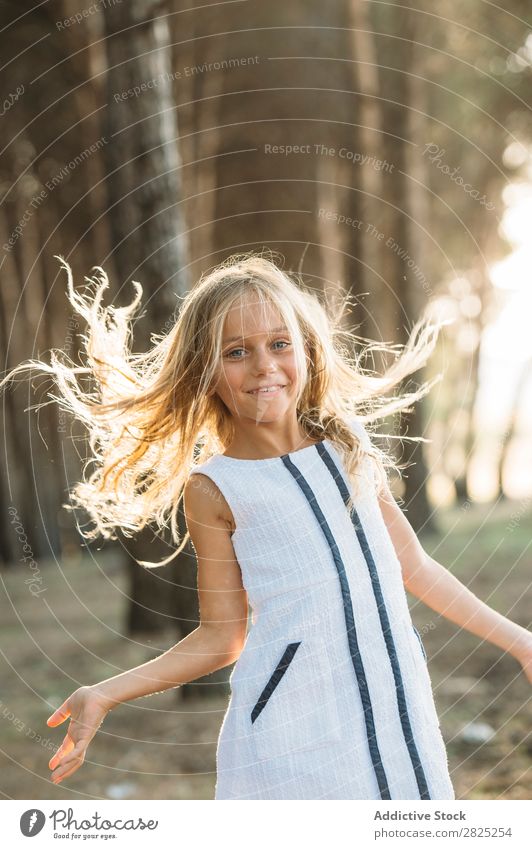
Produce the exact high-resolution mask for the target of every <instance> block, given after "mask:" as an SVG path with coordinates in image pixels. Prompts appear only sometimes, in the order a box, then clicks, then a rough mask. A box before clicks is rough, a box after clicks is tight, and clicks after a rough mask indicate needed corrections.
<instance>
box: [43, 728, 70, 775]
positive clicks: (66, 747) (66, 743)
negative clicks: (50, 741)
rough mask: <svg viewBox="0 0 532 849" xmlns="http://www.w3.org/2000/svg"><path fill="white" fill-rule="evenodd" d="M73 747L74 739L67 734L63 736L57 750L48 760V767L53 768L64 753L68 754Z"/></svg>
mask: <svg viewBox="0 0 532 849" xmlns="http://www.w3.org/2000/svg"><path fill="white" fill-rule="evenodd" d="M73 749H74V741H73V740H72V738H71V737H69V736H68V735H67V736H66V737H65V739H64V740H63V742H62V743H61V745H60V746H59V748H58V750H57V752H55V753H54V754H53V755H52V757H51V758H50V760H49V762H48V766H49V767H50V769H54V768H55V767H56V766H57V765H58V763H59V761H60V760H62V759H63V758H64V756H65V755H68V754H70V752H72V750H73Z"/></svg>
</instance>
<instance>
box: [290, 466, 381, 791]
mask: <svg viewBox="0 0 532 849" xmlns="http://www.w3.org/2000/svg"><path fill="white" fill-rule="evenodd" d="M281 460H282V461H283V463H284V465H285V466H286V468H287V469H288V471H289V472H290V474H291V475H292V476H293V477H294V478H295V480H296V482H297V483H298V485H299V487H300V488H301V490H302V491H303V494H304V495H305V497H306V499H307V501H308V503H309V505H310V507H311V508H312V510H313V512H314V515H315V516H316V518H317V520H318V522H319V524H320V527H321V529H322V531H323V533H324V535H325V538H326V540H327V542H328V544H329V548H330V549H331V554H332V556H333V560H334V563H335V566H336V569H337V571H338V577H339V579H340V588H341V590H342V599H343V606H344V615H345V622H346V626H347V639H348V642H349V651H350V654H351V660H352V661H353V666H354V669H355V674H356V677H357V682H358V687H359V690H360V698H361V701H362V706H363V709H364V721H365V724H366V735H367V740H368V746H369V751H370V755H371V761H372V764H373V768H374V770H375V776H376V778H377V783H378V785H379V792H380V798H381V799H391V796H390V790H389V788H388V779H387V778H386V773H385V771H384V766H383V763H382V758H381V754H380V751H379V745H378V743H377V735H376V732H375V719H374V716H373V708H372V705H371V698H370V694H369V689H368V682H367V679H366V673H365V671H364V664H363V663H362V656H361V654H360V649H359V646H358V640H357V634H356V628H355V617H354V614H353V604H352V602H351V592H350V589H349V582H348V580H347V575H346V572H345V566H344V564H343V561H342V558H341V555H340V551H339V550H338V546H337V544H336V542H335V539H334V537H333V535H332V533H331V529H330V527H329V525H328V524H327V520H326V519H325V516H324V515H323V513H322V511H321V509H320V506H319V504H318V502H317V501H316V497H315V495H314V493H313V492H312V489H311V488H310V486H309V484H308V482H307V481H306V480H305V478H304V477H303V475H302V474H301V472H300V471H299V469H298V468H297V466H295V465H294V463H292V461H291V460H290V457H289V456H288V455H287V454H285V455H283V456H282V457H281Z"/></svg>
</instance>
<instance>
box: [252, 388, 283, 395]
mask: <svg viewBox="0 0 532 849" xmlns="http://www.w3.org/2000/svg"><path fill="white" fill-rule="evenodd" d="M278 389H281V387H280V386H269V387H268V388H267V389H254V390H253V392H251V393H250V394H251V395H259V394H261V395H262V394H263V393H264V394H266V393H268V392H276V391H277V390H278Z"/></svg>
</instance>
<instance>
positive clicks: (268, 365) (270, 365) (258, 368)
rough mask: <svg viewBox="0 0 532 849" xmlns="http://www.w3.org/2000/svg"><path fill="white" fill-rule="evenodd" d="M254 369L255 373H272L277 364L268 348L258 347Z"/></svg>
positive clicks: (254, 358) (254, 359)
mask: <svg viewBox="0 0 532 849" xmlns="http://www.w3.org/2000/svg"><path fill="white" fill-rule="evenodd" d="M253 371H254V372H255V374H271V373H272V372H274V371H275V364H274V362H273V358H272V355H271V353H270V352H269V351H268V350H266V348H264V349H263V348H257V349H256V350H255V354H254V356H253Z"/></svg>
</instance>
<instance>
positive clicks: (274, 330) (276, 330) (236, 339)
mask: <svg viewBox="0 0 532 849" xmlns="http://www.w3.org/2000/svg"><path fill="white" fill-rule="evenodd" d="M286 330H288V328H287V327H272V328H271V329H270V330H268V331H266V332H267V333H268V334H269V335H270V336H271V335H272V333H281V332H282V331H286ZM251 335H252V336H257V335H258V334H256V333H252V334H251ZM242 339H244V337H243V336H230V337H229V338H228V339H224V340H223V342H222V345H228V344H229V342H240V341H241V340H242Z"/></svg>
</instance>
